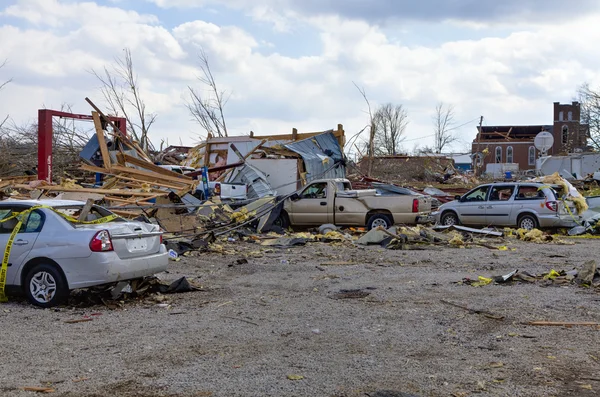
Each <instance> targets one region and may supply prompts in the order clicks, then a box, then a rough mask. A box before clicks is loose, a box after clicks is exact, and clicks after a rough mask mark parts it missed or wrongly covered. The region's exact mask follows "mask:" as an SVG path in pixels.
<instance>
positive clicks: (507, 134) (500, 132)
mask: <svg viewBox="0 0 600 397" xmlns="http://www.w3.org/2000/svg"><path fill="white" fill-rule="evenodd" d="M478 129H479V128H478ZM552 130H553V126H552V125H506V126H484V127H481V136H479V134H477V135H478V136H476V137H475V139H474V140H473V142H478V141H481V142H486V141H503V142H506V141H512V140H516V141H517V140H533V138H535V136H536V135H537V134H538V133H540V132H541V131H548V132H550V133H552Z"/></svg>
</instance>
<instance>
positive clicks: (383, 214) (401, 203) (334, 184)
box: [275, 179, 433, 229]
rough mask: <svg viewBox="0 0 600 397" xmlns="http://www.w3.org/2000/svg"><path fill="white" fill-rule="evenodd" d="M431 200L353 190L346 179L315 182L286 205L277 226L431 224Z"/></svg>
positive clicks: (369, 227) (288, 200)
mask: <svg viewBox="0 0 600 397" xmlns="http://www.w3.org/2000/svg"><path fill="white" fill-rule="evenodd" d="M430 214H431V198H430V197H428V196H422V195H415V196H413V195H394V196H381V195H378V194H377V191H376V190H375V189H372V190H352V185H351V184H350V181H348V180H347V179H321V180H315V181H312V182H311V183H310V184H309V185H307V186H306V187H305V188H304V189H303V190H302V191H301V192H300V193H299V194H298V193H295V194H294V195H292V196H291V197H290V198H288V199H287V200H286V201H285V202H284V204H283V209H282V211H281V214H280V216H279V218H278V219H277V221H276V222H275V224H277V225H279V226H281V227H283V228H287V227H289V226H305V227H308V226H320V225H323V224H326V223H331V224H334V225H337V226H359V227H363V226H366V227H367V228H368V229H372V228H374V227H377V226H383V227H384V228H386V229H387V228H388V227H390V226H392V225H393V224H416V223H425V222H430V221H431V220H432V219H433V218H432V217H431V215H430Z"/></svg>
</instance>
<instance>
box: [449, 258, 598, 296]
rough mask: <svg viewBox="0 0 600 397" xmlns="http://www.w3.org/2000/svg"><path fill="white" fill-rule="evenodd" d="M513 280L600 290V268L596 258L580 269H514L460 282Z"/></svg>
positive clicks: (473, 284) (500, 282) (479, 282)
mask: <svg viewBox="0 0 600 397" xmlns="http://www.w3.org/2000/svg"><path fill="white" fill-rule="evenodd" d="M511 282H526V283H538V282H539V283H544V284H546V285H565V284H576V285H579V286H582V287H588V288H595V289H599V290H600V269H598V266H597V263H596V261H594V260H590V261H587V262H585V263H584V264H583V265H582V266H581V268H580V269H571V270H567V271H565V270H561V271H557V270H554V269H551V270H550V271H548V272H547V273H542V274H537V275H536V274H531V273H529V272H526V271H518V270H514V271H512V272H510V273H508V274H505V275H500V276H492V277H484V276H478V277H477V280H473V279H471V278H463V279H462V280H461V281H460V282H459V283H458V284H465V285H470V286H473V287H482V286H485V285H488V284H492V283H496V284H506V283H511Z"/></svg>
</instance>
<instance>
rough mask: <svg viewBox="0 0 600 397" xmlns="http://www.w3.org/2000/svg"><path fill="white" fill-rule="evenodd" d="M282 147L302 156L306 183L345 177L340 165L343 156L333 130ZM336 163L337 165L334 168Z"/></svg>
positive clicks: (344, 169) (343, 169)
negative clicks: (314, 180)
mask: <svg viewBox="0 0 600 397" xmlns="http://www.w3.org/2000/svg"><path fill="white" fill-rule="evenodd" d="M284 146H285V147H286V148H287V149H289V150H291V151H292V152H295V153H298V154H299V155H300V156H302V159H303V160H304V167H305V168H306V172H307V174H306V180H307V182H310V181H311V180H313V179H327V178H345V177H346V168H345V167H344V165H343V164H340V163H341V162H343V160H344V155H343V153H342V149H341V147H340V144H339V143H338V140H337V139H336V137H335V135H334V134H333V130H330V131H326V132H324V133H322V134H320V135H315V136H313V137H310V138H307V139H303V140H301V141H297V142H292V143H288V144H286V145H284ZM336 163H338V164H337V166H335V167H334V164H336Z"/></svg>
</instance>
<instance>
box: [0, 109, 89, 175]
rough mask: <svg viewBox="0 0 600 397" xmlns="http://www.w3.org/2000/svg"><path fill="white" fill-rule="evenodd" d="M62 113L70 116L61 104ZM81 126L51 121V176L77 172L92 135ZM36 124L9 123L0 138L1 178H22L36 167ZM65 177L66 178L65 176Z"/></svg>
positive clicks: (62, 121)
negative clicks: (7, 176)
mask: <svg viewBox="0 0 600 397" xmlns="http://www.w3.org/2000/svg"><path fill="white" fill-rule="evenodd" d="M60 110H61V111H64V112H68V113H71V112H72V111H71V106H70V105H68V104H62V105H61V107H60ZM82 124H83V123H81V122H79V123H76V122H75V120H72V119H64V118H58V117H55V118H54V119H53V120H52V131H53V133H52V153H53V158H52V169H53V174H54V177H64V176H66V175H67V174H71V173H79V172H80V171H79V153H80V152H81V150H82V149H83V147H84V146H85V144H86V143H87V142H88V141H89V138H90V136H91V135H92V134H93V133H94V132H95V131H94V128H93V127H90V128H87V129H85V128H83V125H82ZM37 147H38V125H37V123H29V124H23V125H17V124H16V123H14V122H10V123H8V125H6V126H5V127H4V128H3V131H2V136H1V137H0V176H6V175H22V174H23V172H25V171H27V170H31V169H32V168H33V167H34V166H36V165H37V160H38V159H37ZM67 176H68V175H67Z"/></svg>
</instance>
